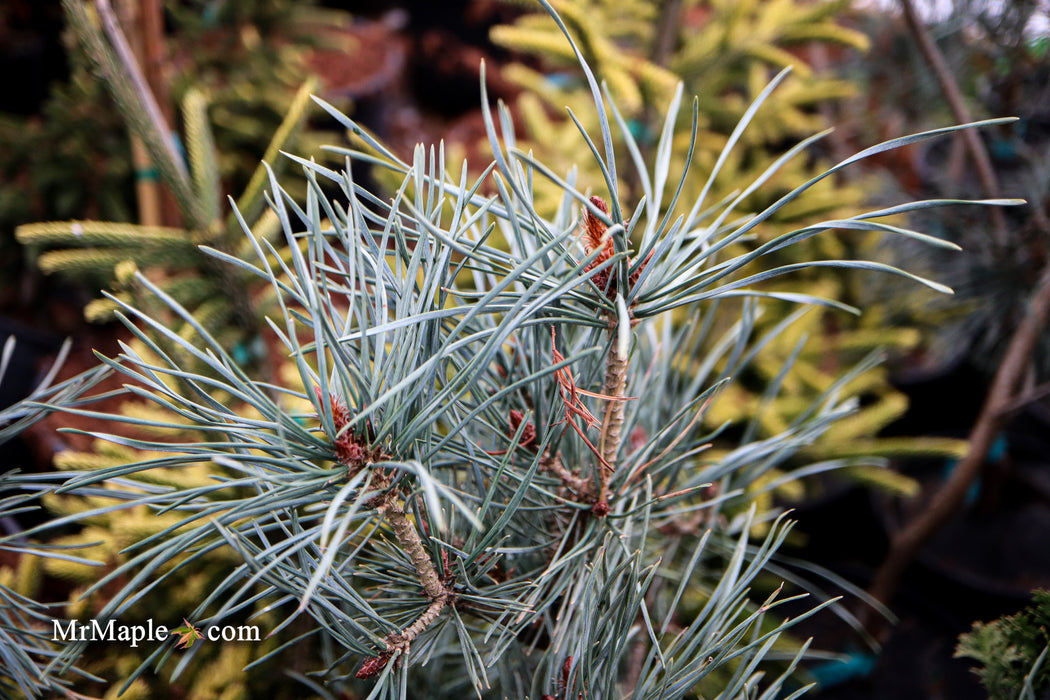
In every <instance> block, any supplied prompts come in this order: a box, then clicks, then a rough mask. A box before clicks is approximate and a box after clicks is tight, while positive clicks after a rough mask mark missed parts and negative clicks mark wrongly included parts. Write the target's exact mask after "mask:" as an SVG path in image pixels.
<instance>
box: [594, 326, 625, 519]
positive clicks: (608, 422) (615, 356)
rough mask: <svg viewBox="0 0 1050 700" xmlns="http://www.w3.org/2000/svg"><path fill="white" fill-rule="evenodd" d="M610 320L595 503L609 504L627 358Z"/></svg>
mask: <svg viewBox="0 0 1050 700" xmlns="http://www.w3.org/2000/svg"><path fill="white" fill-rule="evenodd" d="M615 323H616V322H615V321H614V323H613V327H612V331H611V335H612V343H611V344H610V347H609V355H608V356H607V357H606V359H605V386H604V388H603V389H602V393H603V394H605V396H607V397H609V398H607V399H606V404H605V414H604V415H603V416H602V432H601V436H600V437H599V439H598V451H599V453H600V454H601V456H602V466H601V468H600V469H599V473H600V474H601V484H600V485H599V489H598V503H606V504H608V493H607V491H608V486H609V478H610V477H611V476H612V475H613V473H614V472H615V471H616V458H617V455H618V454H619V452H620V445H621V443H622V442H623V421H624V416H625V414H626V412H627V407H626V405H625V404H626V402H625V401H624V397H625V396H626V389H627V358H626V357H620V353H619V350H618V348H617V345H618V343H617V342H616V325H615Z"/></svg>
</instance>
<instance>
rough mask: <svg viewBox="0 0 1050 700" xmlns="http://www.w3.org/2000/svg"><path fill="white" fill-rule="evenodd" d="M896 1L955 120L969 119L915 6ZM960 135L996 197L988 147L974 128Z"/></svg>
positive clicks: (1002, 243) (1000, 235)
mask: <svg viewBox="0 0 1050 700" xmlns="http://www.w3.org/2000/svg"><path fill="white" fill-rule="evenodd" d="M900 4H901V10H903V12H904V21H905V22H906V23H907V24H908V29H909V30H910V31H911V33H912V35H913V36H914V37H915V41H916V43H917V44H918V45H919V50H920V51H921V52H922V55H923V57H924V58H925V59H926V62H927V63H929V64H930V69H931V70H932V71H933V74H934V76H935V77H936V78H937V83H938V84H939V85H940V86H941V91H942V92H943V93H944V98H945V99H946V100H947V101H948V106H949V107H950V108H951V110H952V114H953V115H955V118H956V120H958V121H959V122H962V123H967V122H970V121H972V120H971V118H970V110H969V109H967V107H966V100H965V99H964V98H963V94H962V90H960V89H959V84H958V82H956V80H955V76H954V75H952V71H951V69H950V68H949V67H948V62H947V61H946V60H945V59H944V54H942V53H941V51H940V49H938V48H937V44H936V42H934V40H933V37H931V36H930V33H929V32H928V31H927V30H926V27H925V26H923V24H922V21H921V20H920V19H919V16H918V14H917V13H916V12H915V6H914V5H912V2H911V0H900ZM961 136H962V139H963V141H964V143H965V144H966V148H967V150H969V151H970V157H971V158H973V162H974V165H975V166H976V167H977V177H978V179H979V180H980V181H981V188H982V189H983V190H984V194H985V196H987V197H989V198H991V199H994V198H996V197H998V196H999V179H998V178H997V177H996V175H995V169H994V168H992V159H991V158H989V157H988V150H987V149H986V148H985V147H984V142H982V141H981V139H980V137H979V136H978V134H977V131H975V130H974V129H964V130H963V131H962V132H961ZM990 215H991V217H992V232H993V234H994V236H995V245H996V247H997V249H998V250H997V253H1002V252H1005V250H1006V247H1007V235H1008V233H1009V231H1008V229H1007V224H1006V217H1005V216H1004V215H1003V212H1002V210H1001V209H1000V208H999V207H992V210H991V214H990Z"/></svg>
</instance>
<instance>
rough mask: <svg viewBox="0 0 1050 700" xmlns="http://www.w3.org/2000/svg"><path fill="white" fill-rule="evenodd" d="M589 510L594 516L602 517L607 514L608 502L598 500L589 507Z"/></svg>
mask: <svg viewBox="0 0 1050 700" xmlns="http://www.w3.org/2000/svg"><path fill="white" fill-rule="evenodd" d="M591 512H592V513H594V517H596V518H604V517H605V516H606V515H608V514H609V502H608V501H598V502H597V503H595V504H594V506H592V507H591Z"/></svg>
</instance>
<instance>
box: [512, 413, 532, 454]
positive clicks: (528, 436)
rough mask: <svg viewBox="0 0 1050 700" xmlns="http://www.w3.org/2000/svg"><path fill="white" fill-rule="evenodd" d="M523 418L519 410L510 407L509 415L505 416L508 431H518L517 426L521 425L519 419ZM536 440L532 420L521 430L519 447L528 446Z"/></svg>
mask: <svg viewBox="0 0 1050 700" xmlns="http://www.w3.org/2000/svg"><path fill="white" fill-rule="evenodd" d="M523 419H524V416H523V415H522V413H521V411H517V410H515V409H513V408H512V409H510V416H509V417H508V418H507V423H508V424H509V425H510V431H511V432H512V433H516V432H518V428H519V427H520V426H521V421H522V420H523ZM534 442H536V426H535V425H533V424H532V422H529V423H526V424H525V427H524V428H522V430H521V442H519V443H518V445H520V446H521V447H529V446H530V445H532V444H533V443H534Z"/></svg>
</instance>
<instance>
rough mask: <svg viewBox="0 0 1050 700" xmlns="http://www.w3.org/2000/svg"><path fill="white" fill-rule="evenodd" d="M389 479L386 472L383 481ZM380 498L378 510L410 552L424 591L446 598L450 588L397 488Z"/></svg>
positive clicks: (428, 595) (409, 554)
mask: <svg viewBox="0 0 1050 700" xmlns="http://www.w3.org/2000/svg"><path fill="white" fill-rule="evenodd" d="M389 479H390V477H389V476H387V475H385V474H384V475H383V479H382V481H389ZM379 498H380V501H379V503H378V504H377V506H376V510H377V511H378V512H379V513H380V514H381V515H383V516H385V517H386V519H387V521H388V522H389V523H390V527H391V528H393V530H394V536H395V537H396V538H397V542H398V544H400V545H401V548H402V549H404V550H405V552H406V553H407V554H408V558H409V559H410V560H411V561H412V566H413V567H414V568H415V570H416V573H417V574H418V575H419V583H420V585H422V586H423V591H424V592H426V594H427V597H429V598H430V599H431V600H435V601H436V600H444V599H445V598H446V597H447V596H448V589H447V588H445V585H444V584H443V583H442V582H441V576H440V575H439V574H438V572H437V569H436V568H435V567H434V562H432V561H431V560H430V555H429V554H427V551H426V549H425V548H424V547H423V540H422V539H421V538H420V537H419V533H418V532H417V531H416V527H415V525H413V524H412V522H411V521H409V519H408V516H406V515H405V508H404V506H403V505H401V498H400V496H399V494H398V492H397V489H388V490H387V491H386V493H384V494H383V495H382V496H380V497H379Z"/></svg>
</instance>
